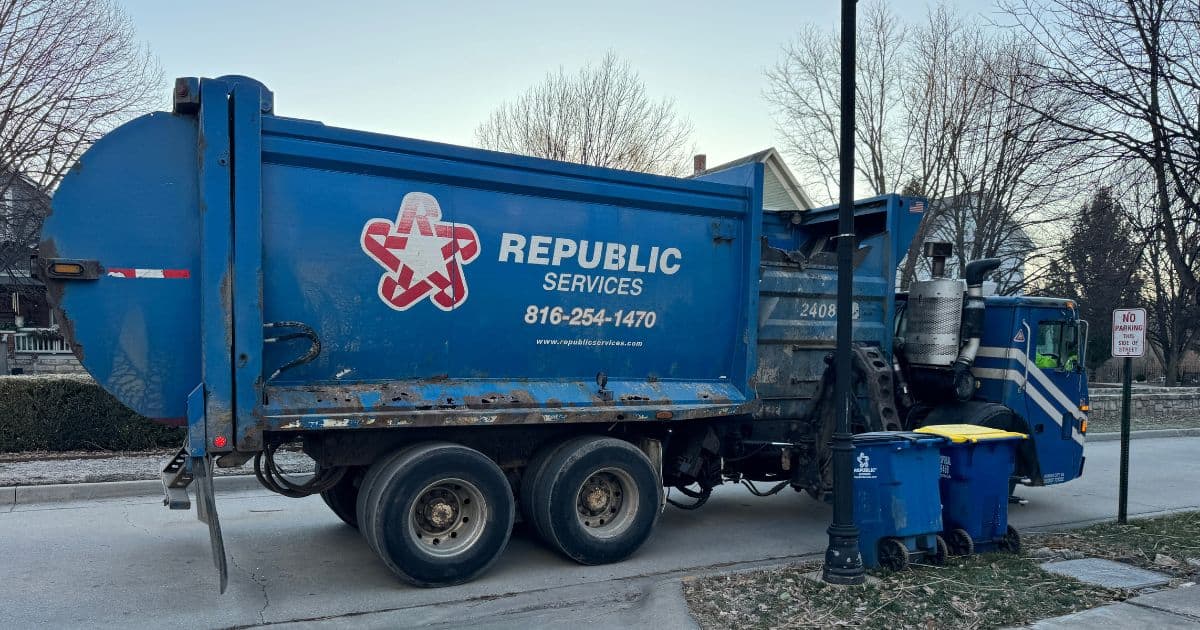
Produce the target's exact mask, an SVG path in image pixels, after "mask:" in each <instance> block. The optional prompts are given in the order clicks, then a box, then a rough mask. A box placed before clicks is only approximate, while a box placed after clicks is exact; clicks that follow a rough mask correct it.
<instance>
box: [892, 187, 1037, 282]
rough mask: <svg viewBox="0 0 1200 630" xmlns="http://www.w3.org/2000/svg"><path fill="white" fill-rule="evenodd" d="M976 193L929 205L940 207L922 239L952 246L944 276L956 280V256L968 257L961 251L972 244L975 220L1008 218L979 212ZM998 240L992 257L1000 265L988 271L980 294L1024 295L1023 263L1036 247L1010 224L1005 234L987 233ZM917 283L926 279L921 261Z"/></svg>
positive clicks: (1004, 213)
mask: <svg viewBox="0 0 1200 630" xmlns="http://www.w3.org/2000/svg"><path fill="white" fill-rule="evenodd" d="M980 197H981V196H980V195H979V194H978V193H970V194H965V195H955V196H953V197H947V198H945V199H940V200H937V201H932V202H931V203H930V205H931V206H933V207H938V206H940V208H939V210H941V212H939V213H938V214H937V218H936V219H935V220H934V223H933V225H932V226H930V228H929V232H928V234H927V235H926V237H925V240H927V241H945V242H947V243H952V244H954V256H952V257H950V258H949V259H947V260H946V277H948V278H958V277H960V272H959V265H960V261H961V260H962V259H960V256H962V257H964V258H966V257H970V252H969V251H963V245H964V244H971V243H974V242H975V238H976V221H978V220H979V218H981V217H982V218H985V219H986V218H988V217H994V218H996V219H1000V220H1004V219H1008V218H1009V217H1010V215H1009V213H1007V212H1003V211H996V212H983V211H981V209H980V206H979V204H980V203H981V202H980V201H979V200H980ZM998 236H1002V237H1003V238H999V239H998V240H999V245H998V246H997V247H996V251H995V253H994V254H993V255H994V256H995V257H997V258H999V259H1000V260H1001V262H1000V266H999V267H998V268H997V269H996V271H994V272H992V273H991V275H990V276H989V277H988V279H987V280H985V281H984V283H983V292H984V295H997V294H998V295H1013V294H1016V295H1019V294H1022V293H1024V285H1025V263H1026V262H1027V261H1028V260H1029V257H1030V254H1031V253H1032V252H1033V251H1034V250H1035V248H1036V245H1035V244H1034V242H1033V239H1032V238H1030V237H1029V233H1028V232H1026V231H1025V229H1024V228H1023V227H1022V226H1020V225H1012V226H1010V227H1009V228H1008V229H1007V232H1006V233H993V234H989V235H988V238H989V239H997V238H998ZM916 276H917V280H928V279H929V278H930V274H929V267H928V266H927V264H925V263H924V262H922V263H921V264H918V265H917V269H916Z"/></svg>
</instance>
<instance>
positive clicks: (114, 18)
mask: <svg viewBox="0 0 1200 630" xmlns="http://www.w3.org/2000/svg"><path fill="white" fill-rule="evenodd" d="M159 78H160V74H159V70H158V67H157V63H156V62H155V60H154V58H153V57H152V56H151V55H150V54H149V52H148V51H147V50H145V49H144V48H143V47H142V46H141V45H140V44H139V43H138V41H137V39H136V37H135V34H134V30H133V26H132V24H131V22H130V21H129V19H128V18H127V17H126V16H125V14H124V13H123V12H122V11H121V10H120V8H119V7H118V6H117V5H116V4H115V3H114V2H111V1H108V0H3V1H0V199H4V200H5V204H4V205H5V206H6V207H3V208H0V214H3V215H5V216H6V218H7V221H6V225H5V226H4V227H5V229H4V233H3V234H0V273H4V274H7V275H9V276H10V277H13V278H14V279H17V278H19V277H20V276H21V275H23V274H19V273H18V272H17V270H18V269H21V268H23V267H27V265H28V261H29V256H30V253H31V251H32V248H33V246H34V245H35V244H36V241H37V238H38V232H39V231H40V229H41V222H42V219H43V218H44V216H45V214H46V212H47V210H48V209H47V208H46V206H45V203H44V201H42V202H39V201H38V198H39V197H40V198H41V199H45V197H41V196H40V195H31V194H28V192H27V189H28V188H29V187H32V188H36V189H39V190H40V191H41V192H42V193H45V194H46V195H49V194H50V193H52V191H53V190H54V188H55V187H56V186H57V185H58V182H59V180H60V179H61V178H62V176H63V174H64V173H65V172H66V170H67V168H69V167H70V166H71V165H72V164H73V163H74V162H75V160H76V159H77V158H78V157H79V156H80V155H81V154H82V153H83V152H84V151H85V150H86V149H87V148H88V147H89V146H90V145H91V143H92V142H94V141H95V140H96V139H97V138H99V137H100V136H101V135H103V134H104V133H105V132H106V131H108V130H110V129H112V128H113V127H115V126H116V125H118V124H120V123H122V122H124V121H126V120H128V119H129V118H130V117H132V116H133V115H135V114H138V113H141V112H143V111H145V110H147V109H148V108H149V107H150V106H151V104H152V99H151V94H153V92H154V91H155V90H156V89H157V88H158V87H159V84H160V81H159ZM18 190H20V191H22V193H23V194H19V195H18V194H15V193H16V192H17V191H18Z"/></svg>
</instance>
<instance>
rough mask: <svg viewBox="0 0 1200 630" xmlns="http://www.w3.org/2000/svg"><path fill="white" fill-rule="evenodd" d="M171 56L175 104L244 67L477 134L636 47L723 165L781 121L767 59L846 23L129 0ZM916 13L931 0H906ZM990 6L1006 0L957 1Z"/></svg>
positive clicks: (398, 118) (665, 11) (380, 124)
mask: <svg viewBox="0 0 1200 630" xmlns="http://www.w3.org/2000/svg"><path fill="white" fill-rule="evenodd" d="M122 4H123V5H124V7H125V9H126V11H127V12H128V13H129V15H130V17H131V18H132V20H133V23H134V26H135V27H136V28H137V31H138V35H139V37H140V38H141V39H142V40H143V41H145V42H146V43H147V44H148V45H149V46H150V47H151V49H152V50H153V52H154V53H155V54H156V55H157V56H158V58H159V60H160V62H161V64H162V68H163V72H164V86H163V95H164V102H165V99H166V98H167V95H168V94H169V82H170V81H171V80H172V79H173V78H174V77H177V76H210V77H213V76H219V75H222V74H244V75H249V76H252V77H254V78H256V79H259V80H260V81H262V82H263V83H265V84H266V85H267V87H269V88H271V89H272V90H273V91H274V92H275V111H276V113H278V114H280V115H283V116H292V117H297V118H311V119H315V120H320V121H322V122H325V123H326V124H330V125H337V126H342V127H351V128H355V129H362V130H367V131H377V132H383V133H389V134H394V135H402V136H409V137H416V138H422V139H427V140H436V141H440V142H451V143H455V144H474V129H475V127H476V126H477V125H478V124H479V123H480V122H481V121H482V120H484V119H485V118H486V117H487V115H488V114H489V113H490V112H491V110H492V109H493V108H494V107H495V106H496V105H498V104H499V103H500V102H502V101H504V100H506V99H509V98H512V97H513V96H515V95H517V94H519V93H520V92H521V91H523V90H524V89H525V88H527V87H528V86H530V85H532V84H534V83H536V82H537V81H539V80H540V79H541V78H542V77H543V76H544V75H545V73H546V72H547V71H549V70H553V69H556V68H557V67H558V66H560V65H563V66H565V67H567V68H568V69H572V68H576V67H578V66H580V65H582V64H583V63H585V62H587V61H589V60H594V59H598V58H599V57H601V56H602V55H603V54H604V52H605V51H606V50H608V49H610V48H611V49H613V50H615V51H616V52H617V53H618V54H619V55H621V56H622V57H624V58H625V59H627V60H628V61H629V62H630V63H631V64H632V65H633V67H634V68H635V69H636V70H637V71H638V72H639V73H640V74H641V76H642V79H643V80H644V81H645V83H646V85H647V88H648V91H649V92H650V93H651V94H652V95H654V96H667V97H671V98H674V99H675V101H676V105H677V107H678V109H679V111H680V113H682V114H683V115H684V116H686V117H688V118H689V119H691V121H692V123H693V124H694V125H695V129H696V134H695V137H694V139H695V143H696V150H697V152H700V153H707V154H708V156H709V164H710V165H715V164H717V163H720V162H724V161H728V160H731V159H734V158H736V157H740V156H742V155H745V154H748V153H752V152H754V151H757V150H760V149H763V148H765V147H767V146H772V145H775V144H776V143H777V142H778V140H777V135H776V133H775V129H774V123H773V121H772V119H771V112H770V108H769V106H768V105H767V104H766V102H765V101H764V100H763V98H762V91H763V87H764V84H765V82H764V79H763V70H764V69H765V68H766V67H767V66H769V65H771V64H773V63H774V62H775V60H776V59H777V58H778V57H779V49H780V46H781V45H782V44H783V43H785V42H787V41H788V40H789V39H790V38H792V37H793V35H794V34H795V32H796V30H797V29H798V28H799V27H800V26H801V25H802V24H804V23H806V22H811V23H815V24H819V25H826V26H828V28H830V29H833V28H835V27H836V24H837V20H838V16H839V7H840V3H839V2H836V1H835V0H790V1H785V0H750V1H745V0H744V1H742V2H731V1H730V0H722V1H717V0H693V1H691V2H666V1H647V0H643V1H641V2H637V1H634V0H607V1H606V2H603V3H601V2H580V1H574V2H572V1H569V0H568V1H561V0H560V1H558V2H549V1H536V2H535V1H532V0H530V1H519V0H514V1H511V2H469V1H455V0H443V1H442V2H409V1H403V0H396V1H392V2H385V1H365V0H364V1H358V0H340V1H338V0H326V1H299V0H298V1H293V2H282V1H278V2H277V1H269V2H268V1H258V2H247V1H244V0H243V1H240V2H239V1H234V0H206V1H204V2H164V1H163V0H123V1H122ZM892 4H893V6H894V8H895V10H896V11H897V12H898V13H900V14H901V15H904V16H911V17H912V18H914V19H916V18H919V17H920V16H923V15H924V13H925V11H926V8H927V2H926V1H925V0H892ZM957 4H958V5H959V6H960V8H961V9H962V10H963V11H965V12H966V11H978V12H988V11H991V6H992V0H957Z"/></svg>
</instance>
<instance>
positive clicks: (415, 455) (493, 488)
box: [360, 443, 516, 586]
mask: <svg viewBox="0 0 1200 630" xmlns="http://www.w3.org/2000/svg"><path fill="white" fill-rule="evenodd" d="M383 464H384V465H383V466H381V467H380V469H379V470H378V471H377V472H376V473H375V475H374V477H373V479H372V480H371V489H370V492H369V496H368V497H367V500H366V501H363V502H360V503H364V505H363V508H364V509H363V510H362V517H363V520H361V521H360V526H361V528H362V530H363V532H364V534H366V536H367V539H368V541H369V542H371V543H372V546H373V548H374V549H375V551H376V552H377V553H378V554H379V557H380V558H382V559H383V561H384V563H385V564H386V565H387V566H388V568H389V569H391V570H392V572H393V573H395V574H396V575H398V576H400V578H401V579H403V580H405V581H407V582H410V583H412V584H415V585H417V586H450V585H453V584H461V583H462V582H466V581H468V580H471V579H473V578H475V577H476V576H478V575H479V574H480V573H483V572H484V571H485V570H487V569H488V567H490V566H491V565H492V563H494V562H495V561H496V559H497V558H499V557H500V553H501V552H502V551H503V550H504V547H505V546H506V545H507V544H508V539H509V536H510V535H511V533H512V525H513V517H514V515H515V513H516V505H515V503H514V501H513V496H512V488H511V487H510V486H509V484H508V479H507V478H506V477H505V476H504V473H503V471H501V470H500V468H499V467H498V466H497V465H496V464H495V463H494V462H492V460H490V459H489V458H488V457H487V456H485V455H484V454H482V453H480V452H478V451H475V450H473V449H469V448H467V447H465V446H459V445H456V444H447V443H432V444H425V445H420V446H416V447H413V448H411V449H408V450H406V451H403V452H401V453H399V454H398V455H397V456H393V457H391V458H389V459H387V460H386V461H384V462H383Z"/></svg>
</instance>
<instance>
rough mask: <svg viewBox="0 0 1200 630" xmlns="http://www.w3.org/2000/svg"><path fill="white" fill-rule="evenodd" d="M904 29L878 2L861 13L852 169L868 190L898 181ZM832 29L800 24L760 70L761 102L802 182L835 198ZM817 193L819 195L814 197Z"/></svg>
mask: <svg viewBox="0 0 1200 630" xmlns="http://www.w3.org/2000/svg"><path fill="white" fill-rule="evenodd" d="M904 44H905V38H904V29H903V25H902V24H901V23H900V20H899V18H898V17H897V16H896V15H895V14H894V13H892V11H891V10H890V9H889V8H888V7H887V5H885V4H883V3H882V2H871V3H869V4H867V5H866V6H865V7H864V8H863V10H862V18H861V26H860V27H859V39H858V42H857V49H856V51H857V54H858V59H857V61H856V67H857V69H858V77H857V79H858V83H857V86H856V92H857V97H856V98H855V122H856V125H855V135H856V137H855V148H856V152H857V153H858V155H856V156H855V160H854V167H855V170H856V171H857V172H858V176H859V178H861V179H862V181H863V182H864V183H865V184H866V186H867V190H869V191H871V192H872V193H873V194H883V193H885V192H889V191H890V190H892V189H894V188H896V187H897V185H898V180H899V178H900V177H901V173H900V171H899V169H898V166H899V163H900V161H901V160H900V159H899V158H898V157H897V153H899V152H902V151H903V150H904V145H905V144H906V140H907V138H906V137H905V136H906V134H905V127H904V123H903V116H904V111H903V107H902V106H903V102H902V99H901V98H900V95H901V94H902V93H903V89H904V85H903V84H902V83H901V81H902V80H903V79H904V77H903V74H904V59H903V58H902V56H901V55H902V54H903V53H904ZM840 51H841V39H840V36H839V35H838V33H837V32H834V31H823V30H820V29H818V28H816V27H815V26H813V25H811V24H810V25H806V26H804V27H802V28H801V30H800V33H799V34H798V35H797V36H796V39H795V40H793V41H792V42H790V43H788V44H786V45H785V46H784V47H783V56H782V58H781V59H780V60H779V61H778V62H777V63H776V64H775V66H774V67H772V68H770V69H768V70H767V72H766V78H767V82H768V88H767V90H766V92H765V97H766V99H767V101H768V102H769V103H770V104H771V105H772V106H773V107H774V108H775V110H776V121H777V124H776V129H777V130H778V132H779V134H780V135H781V136H783V139H784V144H785V148H786V150H787V152H788V154H789V155H790V156H791V157H792V158H793V159H794V160H795V161H796V163H797V165H798V166H799V167H800V169H799V171H800V173H799V174H800V176H801V178H802V183H803V184H805V185H806V186H808V187H810V188H819V189H820V190H821V191H823V192H824V196H825V198H826V199H828V200H832V199H836V198H837V182H838V161H839V159H840V155H841V152H840V147H839V145H838V139H839V137H840V136H839V134H840V133H841V132H840V124H841V123H840V120H841V116H840V114H839V113H840V111H841V106H842V104H841V92H840V90H841V88H840V87H839V86H840V83H839V70H838V68H839V67H840V66H839V61H838V60H839V59H840V58H841V57H840V56H841V52H840ZM818 196H819V195H818Z"/></svg>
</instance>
